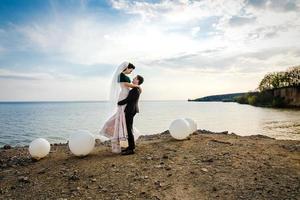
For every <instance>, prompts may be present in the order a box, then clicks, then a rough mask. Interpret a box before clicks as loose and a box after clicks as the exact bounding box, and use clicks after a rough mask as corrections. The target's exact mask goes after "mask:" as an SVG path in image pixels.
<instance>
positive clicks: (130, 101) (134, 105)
mask: <svg viewBox="0 0 300 200" xmlns="http://www.w3.org/2000/svg"><path fill="white" fill-rule="evenodd" d="M143 82H144V78H143V77H142V76H140V75H137V76H136V77H135V78H134V79H133V80H132V83H133V84H136V85H141V84H142V83H143ZM140 94H141V88H140V87H135V88H133V89H131V90H130V91H129V94H128V96H127V98H126V99H124V100H122V101H119V102H118V105H125V104H127V105H126V107H125V110H124V112H125V118H126V126H127V133H128V147H127V148H126V149H125V150H122V155H130V154H134V149H135V143H134V136H133V133H132V128H133V118H134V116H135V114H136V113H138V112H139V107H138V101H139V97H140Z"/></svg>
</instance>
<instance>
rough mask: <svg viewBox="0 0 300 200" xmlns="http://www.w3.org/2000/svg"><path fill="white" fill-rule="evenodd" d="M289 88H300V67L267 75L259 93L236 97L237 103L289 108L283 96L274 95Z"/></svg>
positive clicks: (260, 85)
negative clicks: (277, 90) (275, 92)
mask: <svg viewBox="0 0 300 200" xmlns="http://www.w3.org/2000/svg"><path fill="white" fill-rule="evenodd" d="M287 87H300V66H297V67H291V68H289V69H288V70H286V71H282V72H272V73H269V74H267V75H265V77H264V78H263V79H262V80H261V82H260V84H259V86H258V92H248V93H246V94H244V95H241V96H239V97H235V101H236V102H238V103H241V104H250V105H253V106H264V107H287V106H289V105H288V103H287V102H286V101H285V100H284V98H283V97H282V96H278V95H274V90H276V89H280V88H287Z"/></svg>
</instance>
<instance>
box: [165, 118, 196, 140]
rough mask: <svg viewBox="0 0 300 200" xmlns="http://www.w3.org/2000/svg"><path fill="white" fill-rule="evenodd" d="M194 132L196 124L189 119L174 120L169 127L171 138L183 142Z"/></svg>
mask: <svg viewBox="0 0 300 200" xmlns="http://www.w3.org/2000/svg"><path fill="white" fill-rule="evenodd" d="M196 130H197V124H196V122H195V121H194V120H192V119H189V118H185V119H176V120H174V121H173V122H172V123H171V125H170V127H169V131H170V134H171V136H172V137H173V138H175V139H177V140H183V139H185V138H187V137H188V136H189V135H190V134H192V133H193V132H195V131H196Z"/></svg>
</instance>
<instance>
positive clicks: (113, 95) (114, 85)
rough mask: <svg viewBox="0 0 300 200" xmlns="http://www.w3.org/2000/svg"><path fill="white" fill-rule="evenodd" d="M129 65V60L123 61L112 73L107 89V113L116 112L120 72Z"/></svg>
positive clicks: (119, 90)
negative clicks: (108, 89)
mask: <svg viewBox="0 0 300 200" xmlns="http://www.w3.org/2000/svg"><path fill="white" fill-rule="evenodd" d="M128 65H129V62H123V63H122V64H121V65H119V67H118V68H117V69H116V70H115V72H114V73H113V77H112V80H111V84H110V91H109V99H108V104H109V108H110V109H109V110H110V112H111V113H109V114H110V115H112V114H113V113H115V112H116V110H117V107H118V105H117V103H118V101H119V95H120V92H121V87H120V82H119V81H120V74H121V72H123V71H124V69H126V68H127V67H128Z"/></svg>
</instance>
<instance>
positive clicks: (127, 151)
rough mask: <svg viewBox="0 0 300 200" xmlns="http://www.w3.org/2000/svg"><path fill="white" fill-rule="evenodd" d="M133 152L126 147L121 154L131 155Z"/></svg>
mask: <svg viewBox="0 0 300 200" xmlns="http://www.w3.org/2000/svg"><path fill="white" fill-rule="evenodd" d="M131 154H134V151H133V150H132V149H127V150H126V151H122V155H123V156H125V155H131Z"/></svg>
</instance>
